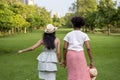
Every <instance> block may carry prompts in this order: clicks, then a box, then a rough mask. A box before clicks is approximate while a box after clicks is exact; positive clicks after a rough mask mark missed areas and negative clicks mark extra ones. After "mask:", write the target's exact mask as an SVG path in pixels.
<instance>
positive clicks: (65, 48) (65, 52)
mask: <svg viewBox="0 0 120 80" xmlns="http://www.w3.org/2000/svg"><path fill="white" fill-rule="evenodd" d="M67 48H68V42H66V41H64V46H63V58H64V61H63V64H64V67H65V66H66V54H67Z"/></svg>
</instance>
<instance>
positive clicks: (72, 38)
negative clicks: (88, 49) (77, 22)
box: [64, 30, 90, 51]
mask: <svg viewBox="0 0 120 80" xmlns="http://www.w3.org/2000/svg"><path fill="white" fill-rule="evenodd" d="M64 40H65V41H67V42H68V43H69V46H68V50H75V51H83V50H84V49H83V45H84V42H85V41H88V40H90V39H89V37H88V35H87V34H86V33H84V32H81V31H80V30H73V31H71V32H69V33H68V34H67V35H66V36H65V37H64Z"/></svg>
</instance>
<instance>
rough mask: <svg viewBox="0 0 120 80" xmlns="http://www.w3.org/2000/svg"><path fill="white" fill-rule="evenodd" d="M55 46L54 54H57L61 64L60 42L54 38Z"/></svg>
mask: <svg viewBox="0 0 120 80" xmlns="http://www.w3.org/2000/svg"><path fill="white" fill-rule="evenodd" d="M55 44H56V53H57V57H58V60H59V62H61V54H60V40H59V39H58V38H56V40H55Z"/></svg>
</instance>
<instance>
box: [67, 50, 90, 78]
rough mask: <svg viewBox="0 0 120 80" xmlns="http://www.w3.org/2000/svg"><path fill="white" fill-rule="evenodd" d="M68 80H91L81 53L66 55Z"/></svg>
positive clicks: (70, 51)
mask: <svg viewBox="0 0 120 80" xmlns="http://www.w3.org/2000/svg"><path fill="white" fill-rule="evenodd" d="M67 68H68V80H91V78H90V74H89V72H88V67H87V62H86V58H85V55H84V52H83V51H79V52H77V51H73V50H69V51H68V53H67Z"/></svg>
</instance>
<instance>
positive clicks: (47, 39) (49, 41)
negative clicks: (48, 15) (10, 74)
mask: <svg viewBox="0 0 120 80" xmlns="http://www.w3.org/2000/svg"><path fill="white" fill-rule="evenodd" d="M55 38H56V37H55V32H53V33H44V34H43V42H44V45H45V46H46V47H47V49H54V48H55V44H54V40H55Z"/></svg>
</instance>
